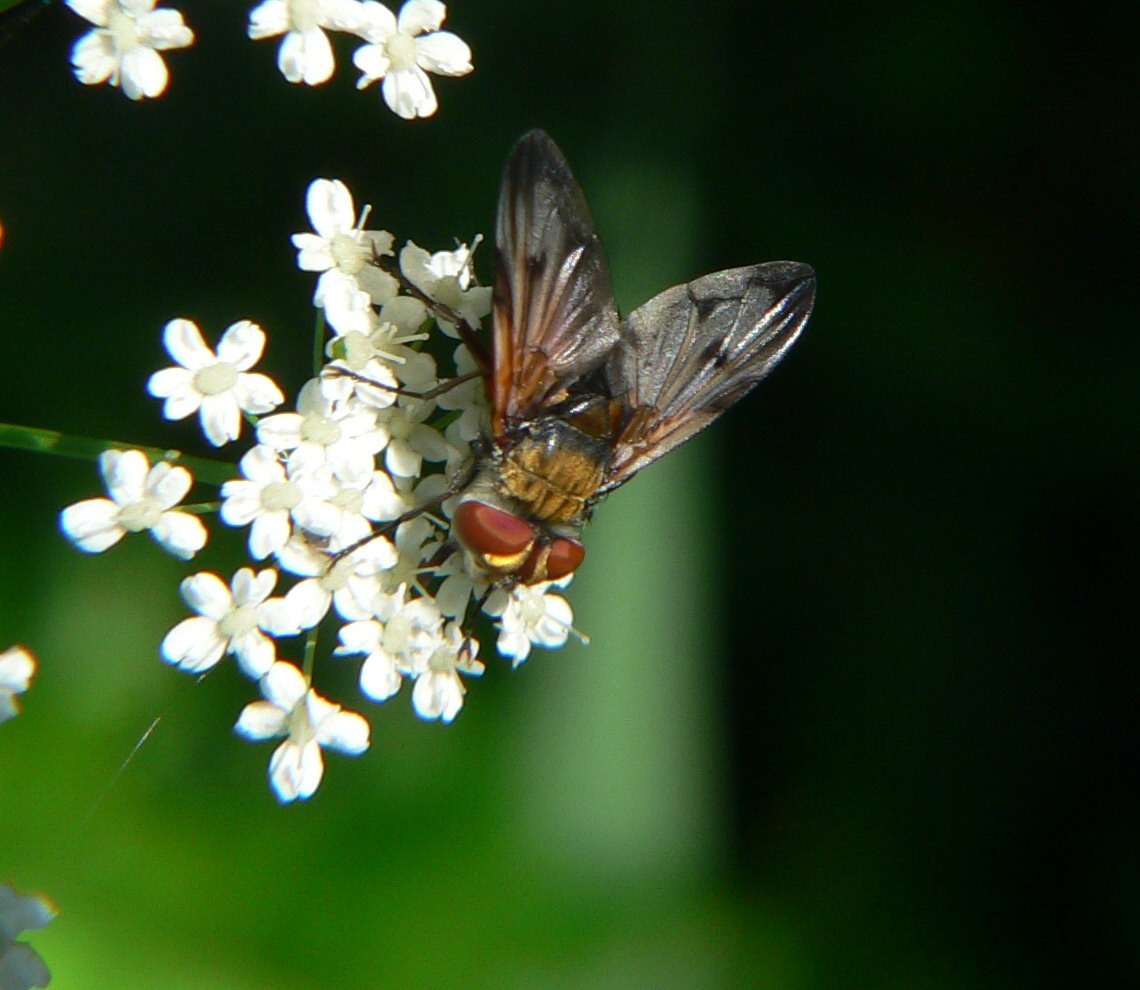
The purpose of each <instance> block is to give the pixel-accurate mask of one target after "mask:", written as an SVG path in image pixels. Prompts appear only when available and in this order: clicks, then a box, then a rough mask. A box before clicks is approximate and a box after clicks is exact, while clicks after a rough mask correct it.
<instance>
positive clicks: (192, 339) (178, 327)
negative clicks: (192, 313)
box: [162, 319, 217, 371]
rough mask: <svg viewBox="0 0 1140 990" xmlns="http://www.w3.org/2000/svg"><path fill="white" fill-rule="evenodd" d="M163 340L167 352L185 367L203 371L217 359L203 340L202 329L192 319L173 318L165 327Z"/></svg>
mask: <svg viewBox="0 0 1140 990" xmlns="http://www.w3.org/2000/svg"><path fill="white" fill-rule="evenodd" d="M162 342H163V344H164V345H165V346H166V351H167V353H168V354H169V355H170V356H171V357H172V358H174V360H175V361H177V362H178V363H179V364H180V365H182V367H183V368H189V369H190V370H191V371H201V370H202V369H203V368H207V367H209V366H210V365H211V364H214V363H215V362H216V361H217V358H215V357H214V352H213V351H211V350H210V348H208V347H207V346H206V343H205V341H203V340H202V331H201V330H199V329H198V326H197V324H196V323H193V322H192V321H191V320H184V319H176V320H171V321H170V322H169V323H167V324H166V326H165V327H163V330H162Z"/></svg>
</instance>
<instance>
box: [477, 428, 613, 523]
mask: <svg viewBox="0 0 1140 990" xmlns="http://www.w3.org/2000/svg"><path fill="white" fill-rule="evenodd" d="M609 458H610V448H609V444H608V443H607V442H606V441H605V440H602V439H599V438H597V437H592V436H589V435H587V434H585V433H583V432H582V431H581V430H579V429H577V428H576V427H574V426H572V425H571V424H569V423H567V422H566V421H565V420H562V419H559V418H556V417H543V418H542V419H538V420H534V421H532V422H530V423H527V424H525V425H524V426H522V427H521V428H520V429H518V430H517V431H515V432H514V433H511V434H508V435H506V436H505V437H502V438H500V446H499V449H498V450H497V451H496V454H495V464H496V471H497V478H496V480H497V482H498V486H499V494H500V495H502V496H503V498H505V499H508V500H509V501H511V502H514V503H516V504H517V505H518V506H519V507H520V508H521V510H522V513H523V514H524V515H525V516H527V517H529V518H531V519H534V520H536V521H537V522H540V523H543V524H545V525H548V526H559V525H569V526H573V527H577V528H581V526H582V524H583V523H584V522H585V521H586V518H587V517H588V515H589V507H590V504H591V499H592V498H593V496H594V495H595V494H596V493H597V491H598V489H599V488H600V487H601V485H602V481H603V480H604V478H605V473H606V468H607V466H608V464H609Z"/></svg>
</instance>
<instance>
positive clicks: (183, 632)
mask: <svg viewBox="0 0 1140 990" xmlns="http://www.w3.org/2000/svg"><path fill="white" fill-rule="evenodd" d="M225 651H226V640H225V639H224V638H223V637H222V635H221V634H220V633H219V632H218V624H217V623H216V622H215V621H214V620H213V619H207V618H206V617H205V616H202V615H195V616H191V617H190V618H189V619H183V620H182V621H181V622H179V623H178V625H176V626H175V627H174V628H173V629H171V630H170V632H168V633H167V634H166V636H165V638H164V639H163V640H162V659H163V660H165V661H166V662H167V663H169V664H173V665H174V666H176V667H178V668H180V669H181V670H185V671H188V672H190V673H192V674H200V673H202V671H205V670H209V669H210V668H211V667H213V666H215V665H216V664H217V662H218V661H219V660H221V659H222V656H223V655H224V654H225Z"/></svg>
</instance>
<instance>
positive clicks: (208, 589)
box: [162, 567, 277, 679]
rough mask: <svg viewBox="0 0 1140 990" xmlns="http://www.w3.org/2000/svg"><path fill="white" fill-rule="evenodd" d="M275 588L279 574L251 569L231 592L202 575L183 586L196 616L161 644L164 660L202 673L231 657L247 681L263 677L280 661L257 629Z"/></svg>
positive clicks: (236, 578) (243, 571) (236, 579)
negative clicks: (227, 654) (266, 602)
mask: <svg viewBox="0 0 1140 990" xmlns="http://www.w3.org/2000/svg"><path fill="white" fill-rule="evenodd" d="M276 583H277V572H276V571H274V570H264V571H261V572H260V573H258V574H256V575H255V574H254V573H253V571H252V570H251V569H250V568H248V567H243V568H242V569H241V570H239V571H238V572H237V573H236V574H235V575H234V579H233V585H232V589H233V590H232V591H231V589H230V588H227V587H226V584H225V582H224V581H223V580H222V579H221V578H220V577H218V576H217V575H216V574H211V573H210V572H209V571H202V572H201V573H199V574H194V575H192V576H190V577H188V578H186V580H184V581H183V582H182V585H181V587H180V589H179V590H180V591H181V592H182V597H183V598H184V599H185V601H186V604H187V605H189V606H190V607H191V608H192V609H193V610H194V611H195V612H197V613H198V615H196V616H193V617H192V618H189V619H184V620H183V621H182V622H180V623H178V625H176V626H175V627H174V628H173V629H171V630H170V632H168V633H167V634H166V638H165V639H163V641H162V658H163V659H164V660H165V661H166V662H167V663H171V664H174V665H175V666H177V667H179V668H181V669H182V670H186V671H189V672H190V673H193V674H200V673H202V672H203V671H207V670H209V669H210V668H211V667H213V666H214V665H215V664H216V663H217V662H218V661H219V660H221V659H222V656H223V655H224V654H226V653H232V654H233V655H234V658H235V659H236V660H237V662H238V666H239V667H241V669H242V671H243V672H244V673H245V674H247V675H248V676H249V677H252V678H254V679H256V678H259V677H264V676H265V673H266V672H267V671H268V670H269V668H270V667H271V666H272V665H273V661H274V660H275V659H276V651H275V650H274V648H273V641H272V640H271V639H269V638H268V637H267V636H266V635H265V634H264V633H263V632H262V631H261V629H260V628H259V623H260V621H261V619H262V616H263V613H264V611H265V607H264V605H263V603H264V601H265V600H266V599H267V598H268V597H269V595H270V592H272V591H273V587H274V585H275V584H276Z"/></svg>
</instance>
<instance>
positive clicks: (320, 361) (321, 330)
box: [313, 309, 325, 376]
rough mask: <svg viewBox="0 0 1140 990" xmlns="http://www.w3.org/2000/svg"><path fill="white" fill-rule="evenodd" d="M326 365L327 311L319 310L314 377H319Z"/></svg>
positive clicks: (314, 335) (315, 340)
mask: <svg viewBox="0 0 1140 990" xmlns="http://www.w3.org/2000/svg"><path fill="white" fill-rule="evenodd" d="M324 365H325V311H324V310H323V309H319V310H317V322H316V326H314V327H313V375H314V376H316V375H319V374H320V373H321V368H323V367H324Z"/></svg>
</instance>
